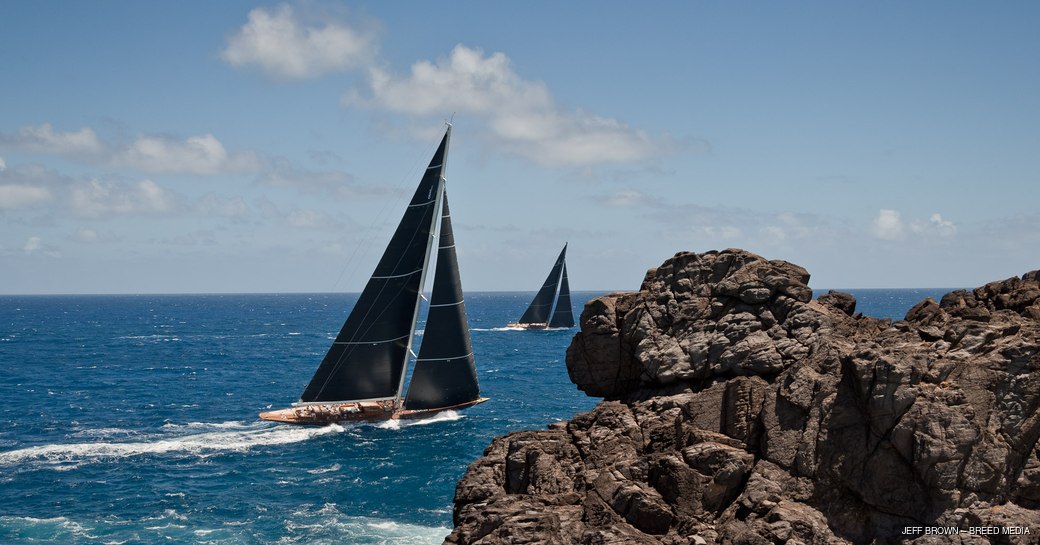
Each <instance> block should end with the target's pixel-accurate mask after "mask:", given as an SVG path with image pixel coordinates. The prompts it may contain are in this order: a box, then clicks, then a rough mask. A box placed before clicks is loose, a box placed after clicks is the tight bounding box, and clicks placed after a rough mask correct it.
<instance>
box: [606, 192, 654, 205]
mask: <svg viewBox="0 0 1040 545" xmlns="http://www.w3.org/2000/svg"><path fill="white" fill-rule="evenodd" d="M595 199H596V200H597V201H598V202H599V203H600V204H602V205H604V206H609V207H612V208H631V207H635V206H640V205H642V204H646V203H647V197H646V195H643V194H642V193H640V192H638V191H633V190H623V191H618V192H616V193H614V194H611V195H601V196H598V197H595Z"/></svg>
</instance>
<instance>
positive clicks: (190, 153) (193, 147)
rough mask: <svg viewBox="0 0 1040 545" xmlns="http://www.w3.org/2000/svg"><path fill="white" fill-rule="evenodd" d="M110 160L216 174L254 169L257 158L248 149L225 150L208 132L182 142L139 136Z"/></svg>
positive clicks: (143, 167) (163, 169)
mask: <svg viewBox="0 0 1040 545" xmlns="http://www.w3.org/2000/svg"><path fill="white" fill-rule="evenodd" d="M113 162H114V163H116V164H118V165H124V166H130V167H133V168H137V169H140V170H144V171H148V172H186V173H190V174H216V173H218V172H226V171H242V170H251V169H255V168H256V167H257V166H258V164H259V160H258V159H257V157H256V156H255V155H254V154H252V153H249V152H243V153H237V154H229V153H228V152H227V150H226V149H224V145H223V144H221V143H220V140H217V138H216V137H215V136H213V135H212V134H206V135H203V136H192V137H190V138H188V139H186V140H184V141H183V142H181V141H177V140H174V139H171V138H165V137H158V136H142V137H139V138H138V139H137V140H135V141H134V142H133V143H132V144H131V145H130V146H129V147H128V148H126V149H125V150H123V151H121V152H119V153H117V154H116V155H115V157H113Z"/></svg>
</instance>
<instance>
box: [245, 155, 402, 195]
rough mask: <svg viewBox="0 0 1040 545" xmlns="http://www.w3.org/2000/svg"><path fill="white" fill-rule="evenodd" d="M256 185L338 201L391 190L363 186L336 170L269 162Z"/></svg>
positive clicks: (285, 162) (348, 175)
mask: <svg viewBox="0 0 1040 545" xmlns="http://www.w3.org/2000/svg"><path fill="white" fill-rule="evenodd" d="M256 182H257V183H258V184H260V185H263V186H269V187H289V188H292V189H295V190H297V191H300V192H303V193H312V194H317V195H322V196H329V197H334V198H338V199H346V198H350V197H356V196H359V195H383V194H386V193H389V192H393V191H394V190H392V189H389V188H387V187H386V186H378V185H363V184H359V183H357V181H356V180H355V179H354V177H353V176H351V175H350V174H347V173H346V172H342V171H338V170H306V169H301V168H298V167H296V166H294V165H293V164H291V163H290V162H288V161H285V160H277V161H271V162H269V164H268V165H267V168H266V169H265V170H264V171H263V172H262V173H261V174H259V175H258V176H257V178H256Z"/></svg>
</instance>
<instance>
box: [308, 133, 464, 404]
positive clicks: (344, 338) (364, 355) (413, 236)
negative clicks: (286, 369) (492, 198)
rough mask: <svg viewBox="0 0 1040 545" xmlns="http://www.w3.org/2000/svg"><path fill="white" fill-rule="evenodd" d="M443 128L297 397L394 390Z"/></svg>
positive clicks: (351, 396) (422, 260)
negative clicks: (415, 184) (365, 280)
mask: <svg viewBox="0 0 1040 545" xmlns="http://www.w3.org/2000/svg"><path fill="white" fill-rule="evenodd" d="M448 136H449V134H448V133H447V132H446V133H445V135H444V138H443V139H442V140H441V143H440V146H439V147H438V148H437V152H436V153H434V155H433V159H432V160H431V161H430V166H429V167H427V169H426V172H425V173H424V174H423V177H422V180H421V181H420V182H419V187H418V188H417V189H416V190H415V195H413V196H412V200H411V202H410V203H409V204H408V208H407V210H405V213H404V217H403V218H401V223H400V224H398V226H397V231H395V232H394V235H393V238H391V240H390V244H389V245H388V246H387V248H386V251H385V252H384V253H383V257H382V258H381V259H380V260H379V264H378V265H377V266H376V270H375V272H374V273H372V278H371V279H369V281H368V284H367V285H366V286H365V289H364V291H362V292H361V297H360V298H358V302H357V304H356V305H354V309H353V310H352V311H351V312H350V315H349V316H347V320H346V322H344V324H343V328H342V329H341V330H340V332H339V335H338V336H337V337H336V341H335V342H334V343H333V344H332V346H331V347H329V351H328V353H327V354H326V355H325V358H324V359H323V360H322V362H321V365H319V366H318V370H317V371H316V372H315V373H314V377H312V378H311V381H310V383H309V384H308V385H307V388H306V389H305V390H304V391H303V395H301V396H300V401H304V402H311V401H350V400H362V399H382V398H391V397H394V396H396V395H397V394H398V390H399V389H400V387H401V379H402V376H403V375H404V369H405V366H406V365H407V363H408V360H407V357H406V354H407V351H408V344H409V342H410V339H411V336H412V332H413V329H414V327H415V315H416V312H417V308H418V304H419V292H420V284H421V281H422V278H423V268H424V266H425V264H426V261H427V259H428V254H429V251H430V246H431V242H432V241H431V237H432V233H433V229H434V226H435V225H436V219H437V218H436V215H437V198H438V196H439V192H440V191H441V184H442V170H443V165H444V157H445V153H446V150H447V143H448Z"/></svg>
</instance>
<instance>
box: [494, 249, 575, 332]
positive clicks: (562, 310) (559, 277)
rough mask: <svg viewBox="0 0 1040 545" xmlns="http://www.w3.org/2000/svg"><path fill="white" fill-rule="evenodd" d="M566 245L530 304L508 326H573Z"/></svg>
mask: <svg viewBox="0 0 1040 545" xmlns="http://www.w3.org/2000/svg"><path fill="white" fill-rule="evenodd" d="M566 257H567V245H566V244H564V245H563V250H561V251H560V257H557V258H556V263H554V264H553V268H552V270H550V271H549V276H548V277H546V279H545V282H544V283H542V289H540V290H538V293H537V294H536V295H535V296H534V300H532V301H531V304H530V306H528V307H527V310H526V311H525V312H524V315H523V316H521V317H520V320H519V321H518V322H517V323H514V324H509V326H508V327H519V328H523V329H548V328H556V327H564V328H566V327H574V312H573V310H572V309H571V288H570V283H569V282H567V263H566V262H565V259H566Z"/></svg>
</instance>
